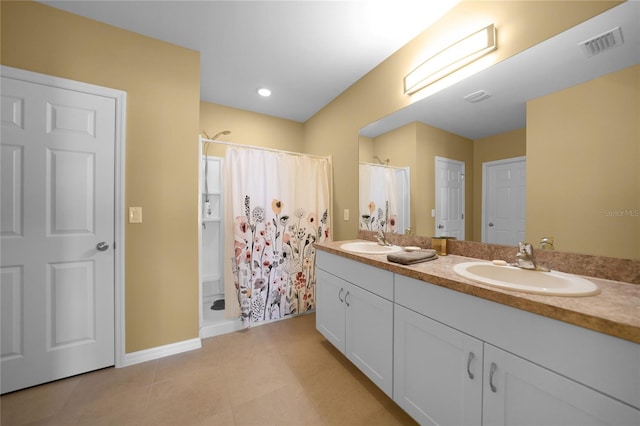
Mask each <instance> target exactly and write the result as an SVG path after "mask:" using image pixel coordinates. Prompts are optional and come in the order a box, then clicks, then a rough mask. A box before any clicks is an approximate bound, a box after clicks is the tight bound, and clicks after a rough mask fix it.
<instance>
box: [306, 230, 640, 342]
mask: <svg viewBox="0 0 640 426" xmlns="http://www.w3.org/2000/svg"><path fill="white" fill-rule="evenodd" d="M351 241H363V240H349V241H333V242H324V243H316V244H315V246H316V248H317V249H318V250H322V251H326V252H328V253H332V254H335V255H338V256H342V257H345V258H348V259H352V260H355V261H357V262H361V263H365V264H368V265H371V266H375V267H378V268H381V269H385V270H387V271H390V272H394V273H397V274H400V275H404V276H407V277H410V278H415V279H418V280H421V281H426V282H428V283H430V284H434V285H437V286H440V287H445V288H448V289H451V290H454V291H458V292H461V293H465V294H468V295H471V296H476V297H479V298H482V299H485V300H489V301H492V302H496V303H500V304H502V305H506V306H510V307H513V308H517V309H521V310H524V311H527V312H531V313H534V314H538V315H542V316H545V317H548V318H552V319H556V320H559V321H563V322H566V323H569V324H573V325H577V326H580V327H583V328H587V329H590V330H593V331H597V332H600V333H604V334H608V335H610V336H614V337H617V338H620V339H624V340H629V341H631V342H634V343H640V286H638V285H636V284H628V283H624V282H620V281H612V280H604V279H599V278H593V277H585V278H587V279H589V280H591V281H593V282H594V283H595V284H596V285H598V287H599V288H600V290H601V292H600V294H598V295H595V296H587V297H563V296H545V295H537V294H528V293H522V292H516V291H510V290H507V289H501V288H497V287H491V286H487V285H484V284H480V283H476V282H474V281H471V280H468V279H465V278H462V277H460V276H459V275H457V274H456V273H455V272H453V265H454V264H456V263H462V262H469V261H477V260H481V259H475V258H470V257H464V256H458V255H449V256H439V257H438V259H435V260H432V261H429V262H422V263H418V264H414V265H400V264H397V263H393V262H389V261H388V260H387V256H386V255H384V254H383V255H365V254H357V253H351V252H348V251H345V250H342V249H341V248H340V245H342V244H344V243H346V242H351Z"/></svg>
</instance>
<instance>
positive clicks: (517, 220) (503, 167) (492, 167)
mask: <svg viewBox="0 0 640 426" xmlns="http://www.w3.org/2000/svg"><path fill="white" fill-rule="evenodd" d="M482 180H483V225H482V235H483V237H482V241H483V242H485V243H493V244H506V245H517V244H518V242H519V241H524V227H525V197H526V192H525V190H526V160H525V157H516V158H509V159H507V160H499V161H490V162H487V163H483V164H482Z"/></svg>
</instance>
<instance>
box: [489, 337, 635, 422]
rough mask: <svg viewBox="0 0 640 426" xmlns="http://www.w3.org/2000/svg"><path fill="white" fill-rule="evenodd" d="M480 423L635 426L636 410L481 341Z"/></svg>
mask: <svg viewBox="0 0 640 426" xmlns="http://www.w3.org/2000/svg"><path fill="white" fill-rule="evenodd" d="M484 359H485V362H484V383H485V386H484V391H483V411H482V413H483V415H482V424H483V425H522V424H531V425H540V426H543V425H549V426H556V425H581V426H588V425H592V426H600V425H638V424H640V412H638V411H637V410H635V409H633V408H631V407H629V406H626V405H624V404H622V403H620V402H619V401H617V400H615V399H613V398H610V397H608V396H606V395H603V394H601V393H599V392H596V391H594V390H593V389H591V388H588V387H586V386H584V385H581V384H579V383H576V382H575V381H573V380H571V379H568V378H566V377H564V376H561V375H560V374H556V373H554V372H552V371H550V370H547V369H546V368H543V367H540V366H538V365H536V364H534V363H533V362H529V361H527V360H525V359H523V358H520V357H517V356H515V355H512V354H510V353H508V352H506V351H503V350H501V349H499V348H496V347H494V346H492V345H489V344H485V348H484Z"/></svg>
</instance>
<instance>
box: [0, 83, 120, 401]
mask: <svg viewBox="0 0 640 426" xmlns="http://www.w3.org/2000/svg"><path fill="white" fill-rule="evenodd" d="M2 107H3V111H2V202H1V205H2V225H1V226H2V228H1V231H2V234H1V239H0V244H1V249H2V265H1V271H2V275H1V277H2V281H1V282H0V284H1V288H2V326H1V327H2V348H1V353H2V358H1V363H2V365H1V366H2V392H3V393H4V392H9V391H13V390H17V389H20V388H24V387H28V386H33V385H36V384H39V383H43V382H47V381H51V380H56V379H59V378H62V377H67V376H70V375H74V374H79V373H82V372H85V371H90V370H94V369H98V368H103V367H107V366H110V365H113V364H114V359H115V356H114V346H115V344H114V343H115V342H114V265H115V263H114V262H115V258H114V252H113V241H114V239H115V235H114V219H115V216H114V215H115V212H114V195H115V185H114V173H115V171H114V164H115V163H114V159H115V136H116V135H115V131H116V125H115V118H116V109H115V100H114V99H113V98H108V97H103V96H99V95H92V94H87V93H81V92H76V91H72V90H67V89H61V88H55V87H52V86H49V85H42V84H37V83H29V82H25V81H21V80H16V79H12V78H7V77H3V78H2ZM5 107H6V109H5ZM100 242H105V243H106V244H109V248H108V249H107V250H105V251H100V250H98V249H97V248H96V246H97V244H98V243H100Z"/></svg>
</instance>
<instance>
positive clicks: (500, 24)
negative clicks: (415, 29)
mask: <svg viewBox="0 0 640 426" xmlns="http://www.w3.org/2000/svg"><path fill="white" fill-rule="evenodd" d="M618 3H620V2H608V1H606V2H605V1H588V2H582V1H553V2H542V1H463V2H461V3H459V4H458V5H457V6H456V7H455V8H454V9H453V10H452V11H450V12H449V13H448V14H446V15H445V16H444V17H443V18H441V19H440V20H439V21H438V22H436V23H435V24H434V25H433V26H432V27H430V28H428V29H427V30H425V31H424V32H423V33H422V34H420V35H419V36H418V37H416V38H415V39H414V40H412V41H411V42H409V43H408V44H407V45H405V46H404V47H403V48H402V49H400V50H399V51H397V52H396V53H394V54H393V55H392V56H390V57H389V58H388V59H387V60H385V61H384V62H382V63H381V64H380V65H379V66H378V67H376V68H375V69H373V70H372V71H371V72H369V73H368V74H367V75H365V76H364V77H363V78H361V79H360V80H359V81H357V82H356V83H355V84H354V85H352V86H351V87H350V88H349V89H347V90H346V91H345V92H343V93H342V94H341V95H340V96H338V97H337V98H336V99H334V100H333V101H332V102H331V103H329V104H328V105H327V106H326V107H324V108H323V109H322V110H321V111H320V112H318V113H317V114H316V115H314V116H313V117H312V118H311V119H309V120H308V121H307V122H305V124H304V130H305V152H308V153H311V154H326V153H333V155H334V210H333V211H334V218H336V220H335V222H334V230H335V233H334V238H335V239H337V240H339V239H351V238H355V237H356V236H357V231H358V222H357V220H353V218H354V216H353V215H351V218H352V220H350V221H343V220H342V211H343V209H350V210H351V211H357V208H358V192H357V191H358V184H357V180H358V168H357V164H358V135H357V134H358V130H359V129H360V128H361V127H363V126H365V125H367V124H369V123H371V122H373V121H376V120H378V119H380V118H382V117H384V116H386V115H388V114H391V113H392V112H394V111H396V110H398V109H400V108H402V107H404V106H407V105H409V104H410V103H411V102H412V101H413V100H416V99H418V98H419V96H420V95H419V94H417V95H414V96H413V97H411V96H406V95H404V94H403V91H402V79H403V77H404V76H405V75H406V74H407V73H408V72H409V71H411V70H412V69H413V67H415V66H416V65H417V64H418V63H419V62H420V61H423V60H425V59H426V57H425V56H426V55H427V54H428V53H429V52H431V53H433V51H434V50H439V49H440V48H441V47H442V46H446V45H448V43H450V42H451V41H453V40H455V39H456V38H457V37H460V36H462V35H466V33H468V31H469V28H476V27H478V26H479V25H480V24H481V23H486V22H489V21H491V22H494V23H495V24H496V28H497V30H498V38H499V48H498V50H497V51H495V52H493V53H492V54H490V55H488V56H487V57H486V60H484V62H486V63H495V62H498V61H500V60H503V59H506V58H508V57H510V56H512V55H514V54H516V53H519V52H520V51H522V50H524V49H526V48H528V47H531V46H533V45H535V44H537V43H539V42H541V41H543V40H546V39H548V38H549V37H552V36H553V35H556V34H558V33H560V32H562V31H564V30H566V29H568V28H570V27H572V26H574V25H576V24H578V23H580V22H583V21H585V20H587V19H589V18H591V17H593V16H595V15H597V14H599V13H601V12H602V11H604V10H607V9H609V8H611V7H613V6H615V5H616V4H618ZM549 17H553V19H550V18H549Z"/></svg>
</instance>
